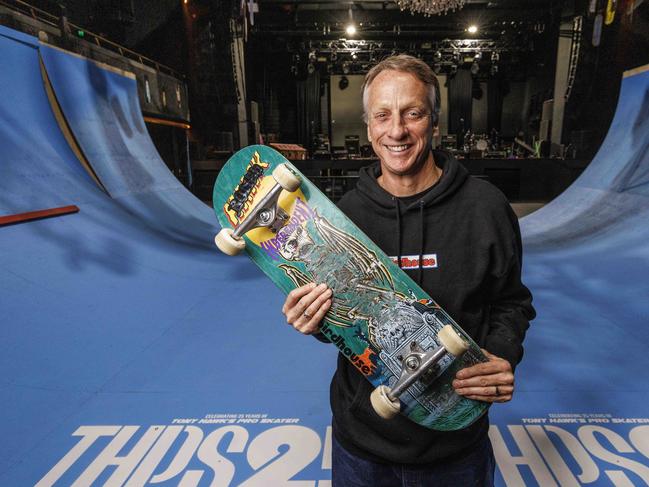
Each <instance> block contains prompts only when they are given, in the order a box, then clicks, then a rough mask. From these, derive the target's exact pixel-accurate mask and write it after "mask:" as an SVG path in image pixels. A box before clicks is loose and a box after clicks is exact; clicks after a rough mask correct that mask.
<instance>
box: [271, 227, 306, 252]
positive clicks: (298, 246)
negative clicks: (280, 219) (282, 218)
mask: <svg viewBox="0 0 649 487" xmlns="http://www.w3.org/2000/svg"><path fill="white" fill-rule="evenodd" d="M277 239H278V240H279V241H280V242H281V244H280V246H279V254H280V255H281V256H282V258H284V259H285V260H289V261H298V260H304V257H305V256H306V254H307V253H308V249H309V248H311V247H312V246H313V240H312V239H311V237H310V236H309V233H308V232H307V231H305V230H304V228H303V227H302V226H301V225H294V226H292V227H290V226H287V227H284V228H282V229H281V230H280V231H279V232H278V234H277Z"/></svg>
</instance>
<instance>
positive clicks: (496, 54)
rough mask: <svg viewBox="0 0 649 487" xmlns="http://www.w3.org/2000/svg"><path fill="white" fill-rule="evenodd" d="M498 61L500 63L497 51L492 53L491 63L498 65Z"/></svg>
mask: <svg viewBox="0 0 649 487" xmlns="http://www.w3.org/2000/svg"><path fill="white" fill-rule="evenodd" d="M498 61H500V54H499V53H497V52H496V51H494V52H492V53H491V62H492V63H497V62H498Z"/></svg>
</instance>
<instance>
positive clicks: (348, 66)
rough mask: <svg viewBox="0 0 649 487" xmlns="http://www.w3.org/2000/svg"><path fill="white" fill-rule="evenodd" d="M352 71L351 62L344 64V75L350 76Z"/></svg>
mask: <svg viewBox="0 0 649 487" xmlns="http://www.w3.org/2000/svg"><path fill="white" fill-rule="evenodd" d="M351 70H352V67H351V63H350V62H349V61H345V62H344V63H343V73H344V74H349V72H350V71H351Z"/></svg>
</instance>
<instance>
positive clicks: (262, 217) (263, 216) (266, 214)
mask: <svg viewBox="0 0 649 487" xmlns="http://www.w3.org/2000/svg"><path fill="white" fill-rule="evenodd" d="M271 218H272V215H271V212H270V211H269V210H264V211H262V212H260V213H259V221H261V222H262V223H268V222H269V221H270V219H271Z"/></svg>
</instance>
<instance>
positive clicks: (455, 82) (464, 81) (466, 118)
mask: <svg viewBox="0 0 649 487" xmlns="http://www.w3.org/2000/svg"><path fill="white" fill-rule="evenodd" d="M472 88H473V79H472V77H471V73H470V72H469V71H468V70H466V69H459V70H458V71H457V73H456V74H455V76H453V77H452V78H450V79H449V83H448V105H449V110H448V132H449V133H450V134H458V135H460V134H461V135H464V132H466V131H467V130H468V129H469V128H471V107H472V97H471V93H472ZM462 120H463V121H462Z"/></svg>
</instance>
